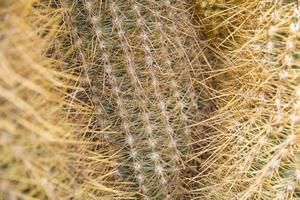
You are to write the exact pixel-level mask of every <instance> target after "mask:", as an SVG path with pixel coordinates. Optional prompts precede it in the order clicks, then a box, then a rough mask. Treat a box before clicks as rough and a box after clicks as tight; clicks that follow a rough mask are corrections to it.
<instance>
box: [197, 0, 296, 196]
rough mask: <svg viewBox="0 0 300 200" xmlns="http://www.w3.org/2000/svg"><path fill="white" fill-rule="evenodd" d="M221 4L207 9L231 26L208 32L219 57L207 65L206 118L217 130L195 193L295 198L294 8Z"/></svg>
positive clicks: (207, 146) (287, 4)
mask: <svg viewBox="0 0 300 200" xmlns="http://www.w3.org/2000/svg"><path fill="white" fill-rule="evenodd" d="M226 3H229V4H230V2H226ZM226 3H224V2H219V3H217V5H218V7H220V8H228V9H223V10H219V11H217V13H222V15H221V17H218V15H214V14H212V15H211V16H206V18H207V19H210V18H212V19H214V18H216V19H215V20H216V21H219V20H221V21H219V23H220V24H225V25H224V26H225V27H228V26H229V27H230V26H232V25H233V27H235V28H234V31H231V29H227V30H230V31H229V32H228V33H227V34H225V35H223V36H221V37H220V38H215V35H214V34H211V33H210V32H209V31H208V32H207V34H206V35H207V36H209V37H211V39H212V41H213V42H215V43H216V44H214V46H215V47H217V50H216V51H215V52H216V53H217V56H216V58H221V59H220V60H219V61H218V62H216V64H215V65H214V66H213V68H214V69H213V70H215V72H213V71H212V72H211V77H212V78H213V80H214V81H215V87H214V88H213V90H212V93H213V94H214V95H213V96H215V103H216V106H217V110H216V111H215V112H214V113H211V115H210V116H211V117H210V118H209V119H207V120H206V122H207V124H209V126H210V127H213V128H214V129H215V130H218V131H216V132H214V133H213V134H211V135H210V140H212V141H213V142H207V140H208V139H207V138H205V139H204V140H203V142H202V144H203V146H202V152H203V155H205V156H206V159H204V160H201V161H202V163H199V165H200V166H201V167H200V168H199V172H200V174H199V176H198V177H197V179H195V182H196V183H198V184H199V185H200V186H202V188H200V189H198V190H196V191H195V192H196V193H197V194H198V197H199V198H202V199H280V200H281V199H298V198H299V166H300V165H299V158H300V154H299V144H300V142H299V134H298V133H299V105H298V104H299V98H300V97H299V63H298V59H299V56H298V49H299V47H298V40H299V33H298V30H299V22H300V21H299V8H297V5H296V3H295V2H291V1H281V2H276V3H275V4H273V3H270V2H268V1H261V2H256V1H253V2H251V1H248V2H241V4H240V7H239V6H238V5H237V4H235V5H234V6H232V7H233V8H234V7H237V8H238V7H239V9H236V10H235V11H232V9H231V7H226V6H228V4H226ZM236 3H237V2H236ZM206 8H207V7H206ZM248 8H251V9H248ZM207 9H208V10H210V9H211V8H207ZM241 10H242V11H243V12H241ZM202 12H203V11H202ZM208 13H214V10H210V12H208ZM235 15H236V16H237V18H238V19H251V17H255V20H253V19H252V20H238V21H235V19H233V18H231V17H230V16H235ZM250 16H251V17H250ZM202 17H203V15H202ZM222 17H224V18H222ZM211 21H213V20H211ZM203 22H204V25H206V23H207V24H208V26H210V23H209V22H208V21H206V22H205V20H203ZM237 27H238V28H237ZM232 36H234V37H232ZM208 39H210V38H208Z"/></svg>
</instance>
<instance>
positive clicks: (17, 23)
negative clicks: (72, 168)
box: [0, 0, 71, 199]
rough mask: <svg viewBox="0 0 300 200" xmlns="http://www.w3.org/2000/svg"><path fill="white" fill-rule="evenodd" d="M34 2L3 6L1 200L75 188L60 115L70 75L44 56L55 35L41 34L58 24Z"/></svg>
mask: <svg viewBox="0 0 300 200" xmlns="http://www.w3.org/2000/svg"><path fill="white" fill-rule="evenodd" d="M32 4H33V1H26V2H25V1H9V0H5V1H1V2H0V30H1V31H0V71H1V73H0V93H1V94H0V116H1V117H0V199H58V197H64V196H67V194H66V193H67V192H66V191H70V190H71V187H70V186H69V185H65V184H64V181H67V180H69V179H70V178H71V176H70V174H69V173H68V171H67V170H66V167H65V164H64V161H63V160H62V158H61V157H60V155H61V154H62V153H63V152H64V150H65V145H63V142H61V138H62V137H64V133H65V132H64V131H65V129H64V126H63V124H61V126H60V127H59V126H57V125H56V123H59V122H60V120H58V118H59V116H57V115H56V114H55V113H56V112H57V110H58V109H59V108H60V106H61V103H60V102H59V101H58V99H60V98H61V94H60V92H58V90H59V88H61V84H62V82H61V81H60V79H61V78H65V77H64V75H62V74H59V73H55V71H56V69H54V68H52V67H51V66H52V61H51V60H49V59H46V57H45V56H43V55H42V53H43V52H44V51H45V49H46V48H47V45H48V42H49V38H50V37H51V35H52V33H50V32H49V33H48V34H44V36H43V37H42V36H40V35H39V34H40V32H39V31H41V30H42V29H43V27H42V25H41V24H43V25H48V26H52V25H53V24H52V23H53V21H51V20H49V21H48V20H47V19H45V18H38V16H37V13H35V12H31V11H32V9H31V8H32ZM36 17H37V18H38V19H39V20H34V21H31V20H32V19H35V18H36ZM53 20H54V19H53ZM38 35H39V36H38Z"/></svg>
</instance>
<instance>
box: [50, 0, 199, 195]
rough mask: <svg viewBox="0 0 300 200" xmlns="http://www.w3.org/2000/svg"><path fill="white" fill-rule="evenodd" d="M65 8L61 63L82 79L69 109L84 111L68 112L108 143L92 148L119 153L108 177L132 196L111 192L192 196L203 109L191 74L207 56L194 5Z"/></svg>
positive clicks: (73, 4) (89, 134) (77, 4)
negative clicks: (189, 179) (196, 128)
mask: <svg viewBox="0 0 300 200" xmlns="http://www.w3.org/2000/svg"><path fill="white" fill-rule="evenodd" d="M52 4H53V2H52ZM56 5H59V3H58V2H57V4H55V5H54V7H55V6H56ZM52 6H53V5H52ZM59 7H61V8H62V9H61V10H63V11H65V15H64V16H65V17H64V25H65V26H64V27H62V30H63V31H64V30H68V31H69V32H70V34H69V35H63V34H61V35H59V36H58V38H57V39H58V40H59V41H60V43H61V44H63V45H60V46H58V47H57V49H58V50H57V51H62V52H63V53H62V55H61V57H60V58H59V60H62V61H63V62H64V63H65V69H66V70H67V71H69V72H70V73H71V74H73V75H75V76H78V77H79V79H78V81H75V83H74V84H75V85H76V86H77V87H78V88H82V89H75V90H70V95H69V96H71V97H68V98H69V101H70V102H81V103H82V106H77V107H76V108H74V106H72V104H69V105H70V107H69V108H68V110H70V111H71V110H74V109H75V110H76V109H77V110H78V109H79V111H76V112H70V111H69V113H70V114H69V117H70V118H78V116H82V117H81V118H80V119H81V120H83V122H81V123H80V124H82V125H83V126H84V124H86V125H85V126H86V127H87V129H86V131H84V129H83V128H82V129H81V128H79V130H80V131H79V132H80V134H81V135H82V136H83V138H84V137H85V138H90V139H92V140H93V141H97V140H101V141H105V142H103V143H101V145H102V146H101V147H99V148H98V149H90V148H89V150H88V151H92V152H94V153H95V154H97V152H98V151H99V152H103V151H104V150H105V149H106V150H108V151H110V152H117V153H116V155H117V157H118V159H117V160H118V162H117V163H114V164H113V162H112V163H111V167H112V168H113V169H112V170H113V171H115V173H114V175H112V177H111V179H110V180H111V181H112V182H113V180H114V181H115V182H118V183H120V184H122V183H123V184H125V183H129V184H128V185H127V186H126V187H125V186H124V187H123V189H126V194H125V193H123V194H122V193H121V192H116V193H115V194H113V195H115V196H117V195H119V197H120V198H126V197H128V196H132V197H136V198H138V199H179V198H184V197H185V196H187V195H189V194H188V191H186V190H187V188H185V187H186V185H185V184H186V183H185V181H186V180H185V175H184V173H185V170H186V169H187V168H188V166H186V161H187V160H188V159H189V158H188V157H189V155H190V154H189V151H190V149H189V143H190V142H191V128H190V126H191V125H192V123H193V119H194V117H195V115H196V112H197V110H198V108H197V98H196V95H195V93H196V90H195V89H194V86H193V80H192V78H193V76H194V75H193V70H194V69H195V68H198V69H197V70H199V68H200V56H199V55H201V53H200V52H197V50H195V48H194V47H195V46H197V45H198V44H199V41H198V40H197V35H196V32H195V30H194V27H193V26H192V23H191V18H190V16H189V12H187V11H186V9H187V8H188V5H187V4H185V3H184V2H180V1H174V2H171V1H162V2H156V1H151V0H147V1H134V0H131V1H112V0H110V1H92V0H86V1H67V0H65V1H62V3H60V6H59ZM63 31H62V33H63ZM74 113H75V115H74ZM95 129H96V130H97V131H95ZM102 130H105V131H104V132H102ZM85 140H86V139H85ZM84 155H85V154H84V153H83V154H82V155H81V157H82V159H84ZM91 170H92V171H91V173H92V174H94V173H95V175H96V171H95V172H93V169H91ZM103 184H105V182H103ZM107 184H108V185H109V183H108V182H107ZM116 191H120V188H118V189H116Z"/></svg>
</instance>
